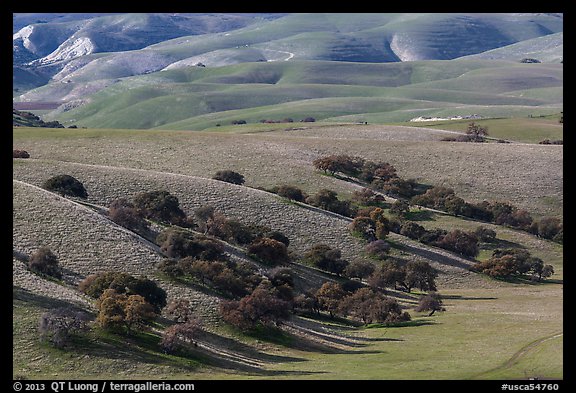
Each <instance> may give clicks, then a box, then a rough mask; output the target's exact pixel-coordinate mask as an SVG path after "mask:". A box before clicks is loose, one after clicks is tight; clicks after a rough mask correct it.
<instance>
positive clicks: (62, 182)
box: [42, 175, 88, 199]
mask: <svg viewBox="0 0 576 393" xmlns="http://www.w3.org/2000/svg"><path fill="white" fill-rule="evenodd" d="M42 188H44V189H46V190H48V191H52V192H56V193H58V194H61V195H67V196H72V197H78V198H82V199H86V198H88V192H87V191H86V189H85V188H84V185H83V184H82V183H81V182H80V181H79V180H78V179H76V178H74V177H72V176H70V175H57V176H54V177H51V178H50V179H48V180H46V181H45V182H44V184H43V185H42Z"/></svg>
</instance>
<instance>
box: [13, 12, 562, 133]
mask: <svg viewBox="0 0 576 393" xmlns="http://www.w3.org/2000/svg"><path fill="white" fill-rule="evenodd" d="M191 21H199V22H198V23H192V24H190V23H191ZM242 24H244V25H245V26H242ZM159 26H162V29H160V30H158V28H159ZM186 26H194V27H193V28H192V27H189V30H190V29H192V30H190V31H185V30H186V28H187V27H186ZM562 26H563V18H562V15H556V14H538V15H536V14H289V15H282V14H254V15H252V14H247V15H242V16H238V15H235V14H231V15H229V14H223V15H220V16H219V17H218V16H217V15H205V14H198V15H196V14H192V15H190V14H183V15H175V16H170V15H168V14H151V15H148V14H126V15H124V14H123V15H107V16H99V17H97V18H94V19H89V20H79V21H78V20H76V21H68V22H60V23H50V22H48V23H41V24H34V25H30V26H27V27H25V28H23V29H22V30H21V31H19V32H18V33H16V34H15V35H14V40H15V41H14V51H15V56H14V58H15V63H14V83H13V85H14V89H17V91H15V92H14V102H15V104H16V105H17V103H18V102H27V103H34V102H38V103H41V102H45V101H50V102H57V103H59V104H60V109H59V111H57V112H55V113H52V114H50V115H47V116H48V118H52V119H55V120H59V121H60V116H61V119H62V121H66V120H70V119H72V118H74V119H76V120H77V121H78V123H79V125H84V126H90V127H121V128H153V127H160V126H163V125H165V124H169V123H175V122H181V121H183V123H177V124H174V125H168V127H169V128H176V129H183V128H185V127H188V128H196V127H199V128H200V129H202V128H205V127H206V126H210V125H214V124H215V122H208V123H207V122H206V120H205V119H204V118H198V119H194V117H196V116H201V115H207V114H213V113H216V112H222V117H223V119H224V120H225V121H228V115H231V116H245V117H247V118H250V120H251V121H257V120H260V119H261V118H260V119H259V118H257V117H256V118H255V116H266V115H276V113H277V114H278V115H279V116H284V117H297V116H300V115H301V113H302V112H301V111H299V110H298V109H294V110H292V112H290V111H289V110H286V109H285V108H283V107H282V105H281V104H282V103H285V102H288V101H291V102H297V101H303V100H307V99H318V98H321V99H325V98H326V99H328V101H326V102H325V103H322V102H320V103H318V102H311V104H312V105H313V108H314V110H315V111H317V112H318V113H317V114H316V116H314V115H311V116H314V117H316V118H319V119H337V120H338V121H340V120H345V121H346V120H348V121H349V120H351V121H373V122H379V123H380V122H387V121H388V122H389V121H406V120H409V119H410V118H409V117H408V115H407V114H406V113H405V112H404V111H406V110H412V111H413V113H414V114H416V115H419V116H431V115H438V116H440V115H445V113H446V112H447V111H451V112H455V113H454V114H456V115H461V114H466V113H465V112H469V111H473V113H475V112H474V111H482V108H483V105H484V102H485V101H483V100H481V99H478V100H475V99H473V98H472V99H464V100H462V101H460V100H457V99H456V100H453V99H451V98H449V99H448V102H445V101H443V100H442V99H443V98H444V97H445V96H446V97H450V95H451V93H452V90H466V91H470V90H472V93H489V94H497V95H499V94H502V93H509V92H510V91H511V90H514V89H516V90H520V89H522V90H526V89H533V88H537V87H546V88H549V87H559V86H561V82H562V81H561V76H560V75H561V70H562V68H561V66H560V67H558V68H557V69H556V70H555V71H553V72H556V73H555V74H554V75H553V76H550V75H546V76H543V77H540V78H539V80H538V78H537V76H536V74H537V73H540V72H541V71H540V70H541V69H540V68H537V67H535V68H533V70H534V72H532V73H531V72H527V73H526V71H525V70H524V69H520V68H515V67H514V65H516V64H514V63H517V62H518V61H519V60H518V59H516V58H515V57H513V56H512V55H510V56H512V57H511V58H510V60H512V61H513V63H509V64H508V63H505V62H495V63H492V64H490V62H484V63H482V62H480V63H479V62H461V61H457V62H454V63H453V64H449V63H452V62H447V61H445V60H451V59H455V58H461V57H463V56H468V55H475V54H478V53H482V52H486V51H490V50H496V49H498V48H501V47H508V46H509V45H512V44H515V45H523V46H524V48H527V49H525V50H528V48H532V50H536V51H537V50H545V49H543V45H556V46H555V47H556V48H558V43H559V42H560V43H561V41H562V35H561V33H562V28H563V27H562ZM120 28H122V29H123V30H121V31H119V30H118V29H120ZM194 29H195V30H194ZM36 32H38V34H36ZM40 33H42V34H40ZM191 34H195V35H191ZM118 35H119V38H118ZM36 36H40V37H43V39H42V40H39V39H35V37H36ZM170 36H174V37H176V38H172V39H168V38H169V37H170ZM549 36H550V39H548V37H549ZM111 37H114V39H111ZM439 38H441V39H439ZM532 40H535V41H532ZM538 40H540V41H538ZM523 42H525V43H523ZM546 42H548V43H549V44H545V43H546ZM550 42H553V43H555V44H551V43H550ZM114 45H116V46H114ZM55 46H57V47H55ZM512 48H514V47H512ZM538 48H540V49H538ZM498 50H500V49H498ZM503 50H504V49H503ZM508 51H509V53H512V52H510V51H514V49H509V50H508ZM553 51H555V52H553V53H558V49H553ZM31 56H32V57H34V56H36V57H38V56H43V57H40V58H36V60H34V61H32V62H30V58H32V57H31ZM549 56H552V55H549ZM552 57H553V58H551V61H555V62H557V55H555V56H552ZM20 58H21V59H20ZM490 58H492V57H490ZM18 59H20V60H18ZM504 59H508V57H506V56H505V57H504ZM438 60H444V61H443V62H440V63H437V62H434V61H438ZM542 60H543V61H545V62H546V58H543V59H542ZM427 61H431V63H430V64H427V63H426V62H427ZM25 62H27V63H26V64H23V63H25ZM390 63H392V64H390ZM388 65H389V66H388ZM480 67H486V71H487V73H490V74H491V73H492V71H493V69H494V68H495V67H502V70H500V71H499V73H500V74H501V77H500V78H501V80H498V81H495V82H491V81H489V80H488V81H487V80H485V79H484V76H482V75H473V74H471V75H470V80H468V78H469V77H468V75H467V74H466V73H467V72H468V71H471V70H472V69H476V68H480ZM543 67H544V68H542V71H543V72H544V73H546V74H548V73H549V72H550V71H549V70H548V69H546V68H545V66H543ZM160 71H161V72H160ZM519 71H520V72H519ZM462 75H466V77H465V78H460V77H461V76H462ZM137 76H141V77H140V78H138V77H137ZM446 78H448V82H447V83H443V82H440V80H441V79H446ZM450 78H458V79H456V80H455V81H452V82H451V79H450ZM461 80H462V81H463V83H462V84H461V85H460V81H461ZM432 81H438V82H437V83H436V84H432V85H418V84H417V83H426V82H432ZM46 82H49V83H46ZM200 82H202V83H204V84H203V85H202V86H199V85H197V84H198V83H200ZM174 83H179V85H178V86H174ZM183 83H186V84H188V86H186V85H183ZM246 84H248V85H249V86H245V85H246ZM256 84H267V85H271V84H272V85H274V86H282V87H286V85H288V84H292V85H293V86H292V88H293V90H295V91H297V92H298V96H293V95H292V94H291V93H290V92H286V91H284V90H279V91H273V92H265V91H252V90H251V89H252V88H253V87H254V86H255V85H256ZM311 84H314V85H323V86H322V87H324V85H334V84H337V85H351V86H357V85H361V86H371V87H397V86H404V87H408V86H409V85H411V84H417V85H416V86H413V87H415V88H418V89H422V88H426V90H412V91H411V93H412V94H411V97H409V99H408V100H404V97H405V95H406V94H407V92H404V91H398V93H399V94H398V95H396V94H395V93H396V91H395V90H393V91H380V92H373V93H369V94H371V95H372V96H374V95H375V96H378V97H381V96H384V97H385V98H388V97H390V98H392V99H393V100H398V104H397V105H393V106H392V107H391V106H390V105H388V103H387V102H386V101H385V100H384V102H383V103H382V104H378V105H376V106H375V105H374V104H373V102H371V101H368V102H364V101H362V99H361V98H359V97H358V95H356V94H354V93H352V92H348V91H333V90H332V91H318V90H316V91H313V90H314V89H315V88H316V87H315V86H307V85H311ZM150 85H152V86H150ZM303 85H304V86H303ZM436 85H439V86H442V88H441V89H439V90H437V92H436V93H437V94H429V89H431V88H436ZM341 87H343V86H341ZM140 88H144V89H146V88H148V90H149V91H150V89H152V90H156V89H160V90H164V93H162V92H161V91H158V90H156V91H155V92H153V93H152V94H153V97H154V98H157V101H155V102H148V103H147V102H146V101H147V100H148V99H149V98H152V97H151V96H149V95H148V93H143V94H142V93H139V92H138V89H140ZM28 89H31V90H28ZM172 89H175V91H176V92H177V93H176V94H175V97H170V98H167V99H163V100H159V98H158V97H159V96H162V95H165V94H166V91H168V90H172ZM214 89H217V90H218V91H219V93H221V94H223V95H225V96H226V97H229V98H228V99H227V102H224V103H223V102H221V100H220V99H219V98H218V97H213V96H212V94H213V91H214ZM228 89H242V90H243V91H244V92H245V94H246V96H247V97H249V98H250V99H248V100H247V99H245V98H244V97H238V99H236V98H235V97H234V92H230V91H228ZM311 89H312V90H311ZM26 90H28V91H27V92H26ZM126 91H130V93H129V94H132V95H133V97H131V98H129V100H132V101H134V100H137V101H138V104H139V105H140V107H138V106H135V107H134V108H131V109H130V110H128V111H126V115H125V116H124V115H123V116H109V110H118V107H116V106H114V107H113V108H112V107H110V108H107V109H104V107H107V106H109V105H108V104H107V103H106V102H105V101H101V100H102V99H104V97H110V96H112V95H115V94H120V96H118V97H115V98H114V102H116V101H120V102H121V101H123V100H124V99H125V98H124V97H123V96H122V94H124V92H126ZM99 92H102V94H96V93H99ZM178 92H180V93H178ZM205 93H206V95H205ZM261 93H263V94H262V95H260V94H261ZM358 93H359V92H358V90H357V94H358ZM139 94H142V95H139ZM408 94H409V93H408ZM331 97H345V102H349V103H351V106H352V108H344V107H342V105H340V104H339V103H338V102H332V101H330V99H331ZM360 97H364V96H363V95H360ZM485 98H489V99H498V98H499V97H485ZM531 98H534V97H531ZM536 98H537V97H536ZM547 98H548V99H547V100H545V101H546V102H537V101H532V102H522V100H516V101H514V100H510V101H509V102H505V103H504V102H503V103H502V104H504V105H506V106H507V108H509V109H506V108H502V111H494V110H488V109H484V113H483V114H482V115H484V116H490V117H494V116H496V117H498V116H504V117H509V116H510V115H514V116H526V115H528V114H537V115H540V114H549V113H551V112H547V109H538V110H536V111H534V112H535V113H531V110H532V109H533V108H530V107H534V106H541V107H542V108H548V107H549V106H550V105H556V104H557V103H558V100H554V99H552V100H549V98H551V97H549V96H548V97H547ZM556 98H558V96H556ZM258 99H259V100H260V101H254V100H258ZM174 100H176V101H174ZM497 102H500V101H498V100H497ZM263 103H266V105H263ZM86 104H92V105H94V106H91V107H90V106H88V107H87V108H86V109H84V110H81V111H75V110H74V108H76V107H81V106H83V105H86ZM302 104H303V105H307V104H308V103H307V102H302ZM158 105H162V106H164V107H165V108H169V110H168V111H167V112H166V115H165V116H162V115H159V114H158V113H153V112H151V111H150V110H149V108H148V107H149V106H154V107H158ZM271 105H274V106H276V105H279V106H278V107H277V108H276V107H271ZM296 106H297V105H296ZM526 106H527V107H526ZM323 107H334V109H330V110H329V111H326V110H323ZM245 108H250V110H249V111H246V112H245V114H244V112H243V111H240V112H234V113H229V112H228V111H231V110H238V109H245ZM69 110H72V111H71V113H69V114H64V115H61V114H60V112H63V111H69ZM270 110H272V111H271V112H270ZM95 111H98V112H100V113H106V114H107V115H106V121H103V119H98V118H91V114H92V113H94V112H95ZM190 111H191V112H190ZM505 111H508V113H505ZM556 111H558V110H557V109H556ZM139 113H151V114H152V115H151V116H150V118H149V119H146V116H144V117H141V116H140V115H139ZM352 115H354V116H356V118H351V117H350V116H352ZM50 116H51V117H50ZM162 117H164V118H162ZM135 118H137V119H138V120H135ZM152 118H153V119H154V120H152ZM352 119H353V120H352Z"/></svg>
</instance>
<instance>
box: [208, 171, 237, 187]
mask: <svg viewBox="0 0 576 393" xmlns="http://www.w3.org/2000/svg"><path fill="white" fill-rule="evenodd" d="M212 179H214V180H220V181H224V182H226V183H232V184H239V185H241V184H244V176H243V175H241V174H239V173H238V172H234V171H230V170H226V171H218V172H216V174H215V175H214V176H213V177H212Z"/></svg>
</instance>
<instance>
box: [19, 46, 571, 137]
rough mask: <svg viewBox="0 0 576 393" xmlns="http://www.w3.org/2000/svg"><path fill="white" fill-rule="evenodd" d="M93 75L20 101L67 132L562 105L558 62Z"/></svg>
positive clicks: (528, 110)
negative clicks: (37, 106) (52, 106)
mask: <svg viewBox="0 0 576 393" xmlns="http://www.w3.org/2000/svg"><path fill="white" fill-rule="evenodd" d="M287 53H289V52H287ZM103 61H107V60H106V58H104V59H103ZM137 61H138V60H135V59H132V60H130V61H124V62H122V64H124V63H126V62H128V63H130V62H137ZM99 72H104V71H102V67H98V68H97V71H96V70H95V71H94V72H87V73H86V78H87V79H86V78H81V77H76V78H72V79H71V82H70V83H55V84H49V85H46V86H43V87H41V88H38V89H34V90H32V91H29V92H27V93H25V94H24V95H23V96H22V97H21V100H22V101H32V102H44V101H50V102H53V101H57V102H60V103H62V104H66V103H71V104H73V105H74V106H75V107H74V108H64V107H62V108H59V109H57V110H55V111H54V112H52V113H50V114H47V115H46V120H58V121H60V122H61V123H62V124H64V125H66V126H69V125H71V124H76V125H78V126H85V127H97V128H138V129H149V128H158V129H174V130H203V129H206V128H210V127H215V126H216V125H217V124H220V125H229V124H231V122H233V121H235V120H245V121H246V122H248V123H258V122H259V121H260V120H263V119H271V120H282V119H285V118H292V119H294V121H296V122H297V121H300V120H302V119H304V118H306V117H314V118H315V119H317V120H326V121H332V122H364V121H368V122H370V123H390V122H405V121H409V120H410V119H412V118H414V117H417V116H455V115H462V116H465V115H471V114H478V115H480V116H483V117H506V118H508V117H528V116H530V115H532V116H540V115H551V114H554V113H558V112H560V111H562V107H563V101H562V100H563V97H562V85H563V67H562V64H520V63H517V62H512V61H502V60H499V61H496V60H451V61H449V62H448V61H439V60H428V61H412V62H392V63H368V62H350V61H344V62H342V61H326V60H314V61H311V60H299V61H289V62H285V61H270V62H265V61H264V62H262V61H260V62H258V61H254V62H247V63H240V64H231V65H225V66H221V67H194V66H188V67H185V68H176V69H167V70H164V71H160V72H153V73H148V74H144V75H136V76H127V77H120V76H118V75H116V74H112V75H111V76H109V77H107V78H105V77H103V76H102V77H96V76H94V74H98V73H99ZM80 104H81V105H80ZM64 106H66V105H64Z"/></svg>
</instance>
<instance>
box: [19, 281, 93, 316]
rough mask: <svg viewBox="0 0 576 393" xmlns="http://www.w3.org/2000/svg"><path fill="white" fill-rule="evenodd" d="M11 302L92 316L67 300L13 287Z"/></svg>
mask: <svg viewBox="0 0 576 393" xmlns="http://www.w3.org/2000/svg"><path fill="white" fill-rule="evenodd" d="M12 300H19V301H22V302H26V303H30V304H32V305H34V306H36V307H38V308H43V309H53V308H69V309H71V310H73V311H83V312H85V313H87V314H89V315H90V316H94V314H93V313H92V312H91V311H90V310H88V309H86V308H85V307H83V306H82V305H79V304H77V303H74V302H72V301H67V300H61V299H56V298H53V297H49V296H45V295H39V294H36V293H33V292H31V291H29V290H28V289H25V288H22V287H19V286H16V285H14V286H13V290H12Z"/></svg>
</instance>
